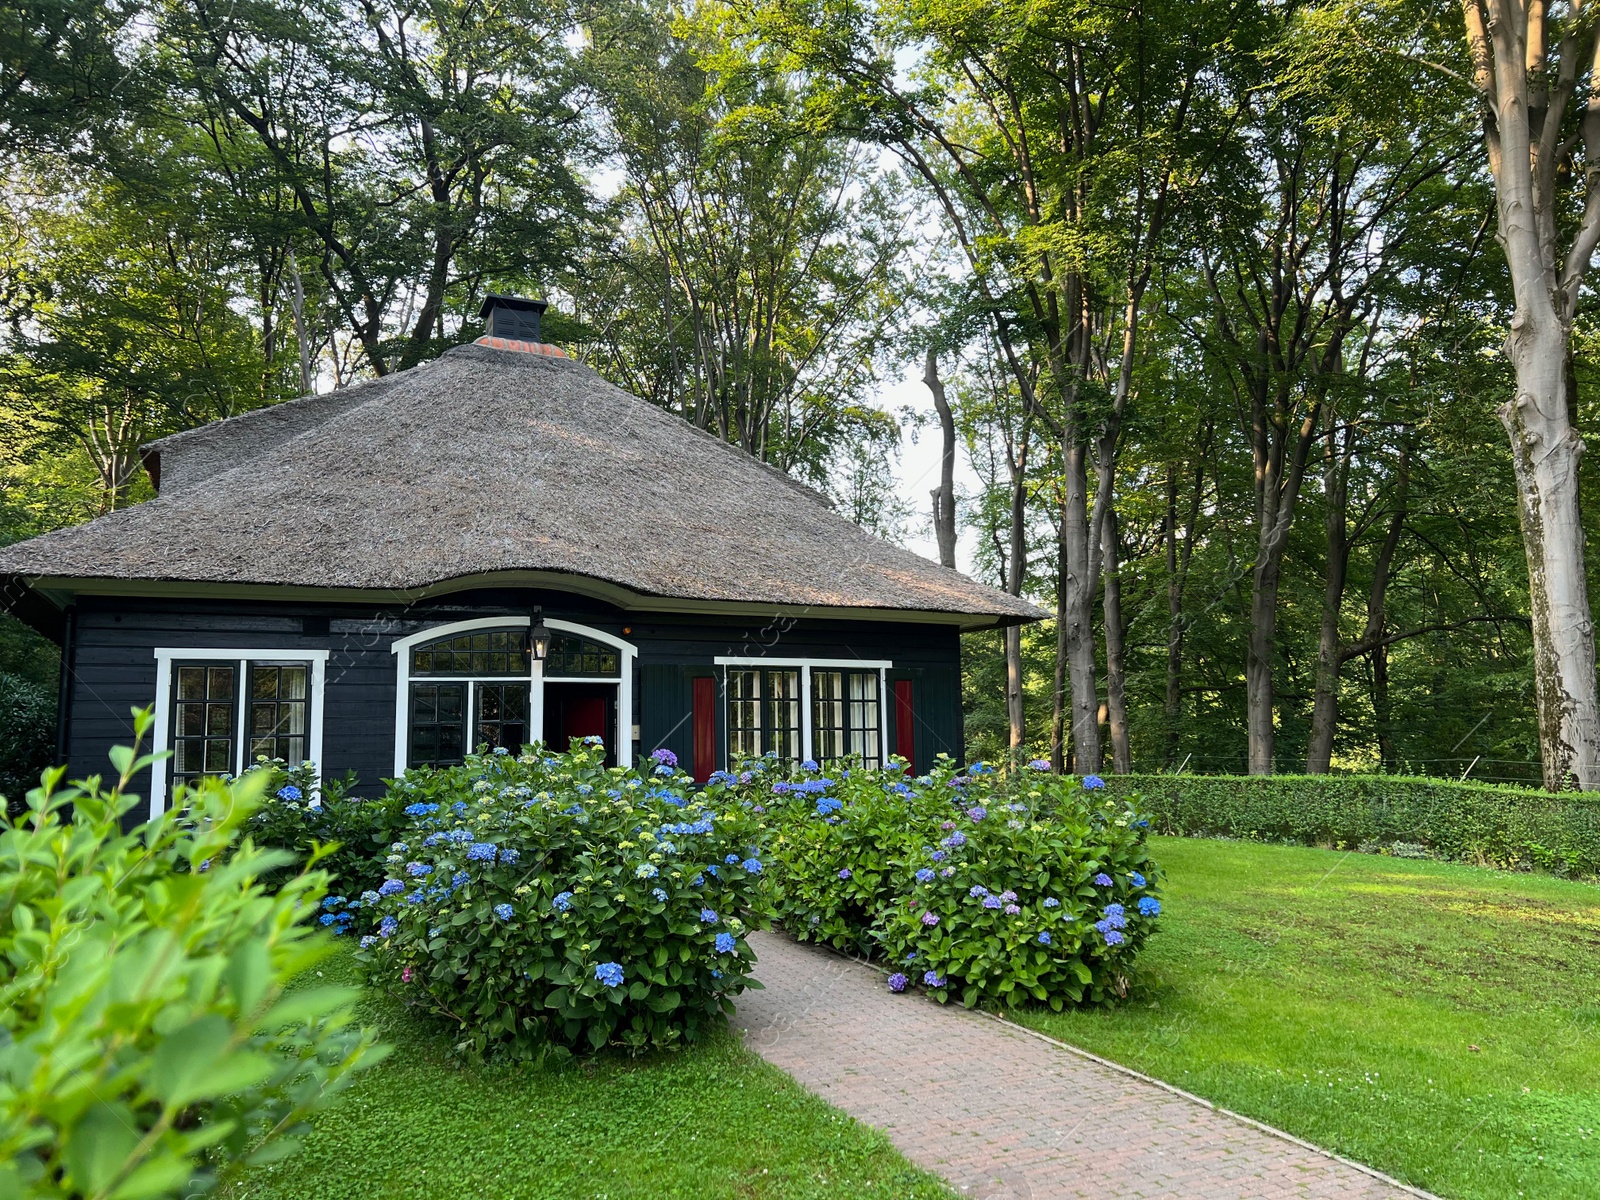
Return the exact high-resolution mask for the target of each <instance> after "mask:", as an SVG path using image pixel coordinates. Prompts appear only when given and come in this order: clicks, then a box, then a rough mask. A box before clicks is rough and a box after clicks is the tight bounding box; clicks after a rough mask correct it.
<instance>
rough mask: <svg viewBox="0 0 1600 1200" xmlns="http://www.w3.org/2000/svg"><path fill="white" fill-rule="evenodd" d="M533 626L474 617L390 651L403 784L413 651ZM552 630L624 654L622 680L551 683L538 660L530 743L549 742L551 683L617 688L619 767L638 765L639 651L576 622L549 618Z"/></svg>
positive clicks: (423, 632) (531, 685)
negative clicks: (479, 632) (478, 632)
mask: <svg viewBox="0 0 1600 1200" xmlns="http://www.w3.org/2000/svg"><path fill="white" fill-rule="evenodd" d="M531 623H532V620H531V618H529V617H518V616H506V617H473V618H472V619H471V620H467V621H452V622H450V623H449V624H446V625H433V626H430V627H429V628H427V629H419V630H417V632H415V633H408V634H406V636H405V637H402V638H396V639H395V640H394V641H393V642H392V643H390V645H389V653H390V654H393V655H394V656H395V689H394V773H395V778H397V779H398V778H399V777H400V776H401V775H404V774H405V772H406V763H407V760H408V759H409V757H410V756H409V754H408V753H407V751H408V750H409V749H410V746H409V742H410V735H411V722H410V716H411V712H410V698H411V648H412V647H413V646H418V645H421V644H422V643H423V642H431V641H434V640H436V639H438V638H445V637H452V636H454V635H456V634H461V633H471V632H472V631H473V630H475V629H526V628H527V627H528V626H529V625H530V624H531ZM544 623H545V625H546V627H547V628H549V629H552V630H555V631H558V632H560V633H571V634H576V635H577V636H579V637H583V638H587V639H588V640H589V641H591V642H601V643H603V644H605V645H607V646H613V647H615V648H616V649H617V650H619V651H621V653H622V664H621V665H622V675H621V677H620V678H617V679H596V678H594V677H592V676H585V677H583V678H570V677H568V676H556V675H552V676H550V678H548V679H546V678H545V675H544V663H542V662H540V661H539V660H538V659H534V660H533V669H532V670H531V671H530V672H529V675H528V733H529V735H530V736H529V740H530V741H534V742H542V741H544V685H545V684H547V683H609V684H615V685H616V688H617V733H616V739H617V747H616V750H617V763H618V764H619V765H620V766H624V767H631V766H632V765H633V738H632V736H631V734H632V725H633V663H634V659H636V658H637V657H638V655H639V648H638V647H637V646H635V645H634V644H633V643H632V642H627V641H624V640H623V639H622V638H619V637H618V636H617V635H616V634H614V633H607V632H606V631H605V630H603V629H595V628H594V627H593V626H590V625H579V624H578V623H577V622H576V621H563V620H561V619H559V618H557V617H545V618H544ZM428 678H429V679H430V680H433V679H438V680H439V681H440V682H445V683H474V682H479V681H482V680H487V678H488V677H487V676H478V675H461V676H443V675H440V676H431V675H430V676H429V677H428ZM499 678H500V679H501V680H504V679H507V678H514V676H500V677H499ZM471 704H472V700H471V695H470V692H469V695H468V700H467V706H468V712H467V713H466V717H467V725H468V728H469V729H470V728H471V717H472V713H471Z"/></svg>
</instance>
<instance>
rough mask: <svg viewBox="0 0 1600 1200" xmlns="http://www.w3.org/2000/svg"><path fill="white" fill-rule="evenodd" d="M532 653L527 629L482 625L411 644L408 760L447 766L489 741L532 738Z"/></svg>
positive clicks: (519, 743)
mask: <svg viewBox="0 0 1600 1200" xmlns="http://www.w3.org/2000/svg"><path fill="white" fill-rule="evenodd" d="M531 689H532V657H531V655H530V654H529V652H528V635H527V631H526V630H525V629H515V628H512V629H477V630H473V631H472V632H471V633H461V634H457V635H455V636H453V637H442V638H438V639H436V640H434V641H431V642H424V643H422V644H421V645H420V646H415V647H413V648H412V650H411V689H410V697H409V708H408V713H409V715H408V721H407V724H408V738H407V745H408V746H409V751H408V753H407V756H406V765H407V766H412V767H420V766H448V765H450V764H453V763H458V762H460V761H461V760H462V758H463V756H464V755H466V754H467V752H468V751H471V750H475V749H477V748H478V747H479V746H483V745H487V746H489V747H490V748H491V749H492V748H494V747H497V746H504V747H505V748H506V749H507V750H510V751H512V752H513V753H515V752H516V751H518V750H521V749H522V747H523V746H524V745H525V744H526V743H527V742H528V741H530V740H531V737H532V735H531V734H530V731H529V722H528V716H529V709H530V707H531V700H532V696H531Z"/></svg>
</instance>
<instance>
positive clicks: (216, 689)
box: [206, 667, 235, 700]
mask: <svg viewBox="0 0 1600 1200" xmlns="http://www.w3.org/2000/svg"><path fill="white" fill-rule="evenodd" d="M234 670H235V668H233V667H212V668H211V669H210V670H209V671H207V672H206V674H207V675H208V676H209V678H208V680H207V682H206V688H207V692H208V694H209V695H210V697H211V699H213V700H231V699H233V675H234Z"/></svg>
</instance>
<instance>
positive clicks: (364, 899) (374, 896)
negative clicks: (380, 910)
mask: <svg viewBox="0 0 1600 1200" xmlns="http://www.w3.org/2000/svg"><path fill="white" fill-rule="evenodd" d="M377 902H378V893H377V892H375V891H373V890H372V889H371V888H368V889H367V890H366V891H364V892H362V893H361V903H363V904H369V905H370V904H376V903H377Z"/></svg>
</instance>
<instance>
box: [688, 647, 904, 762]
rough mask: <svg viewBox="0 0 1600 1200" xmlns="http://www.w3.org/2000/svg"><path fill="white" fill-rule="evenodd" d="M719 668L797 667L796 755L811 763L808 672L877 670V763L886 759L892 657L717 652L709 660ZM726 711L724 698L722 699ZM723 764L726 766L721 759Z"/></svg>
mask: <svg viewBox="0 0 1600 1200" xmlns="http://www.w3.org/2000/svg"><path fill="white" fill-rule="evenodd" d="M711 661H712V662H713V663H715V664H716V665H717V666H719V667H724V668H726V667H798V668H799V670H800V757H801V759H803V760H805V761H807V762H814V761H815V758H816V756H815V755H814V754H812V713H811V672H812V671H813V670H816V671H877V672H878V765H879V766H882V765H884V764H885V763H887V762H888V761H889V704H888V700H887V698H886V696H887V693H888V689H889V672H890V670H891V669H892V668H893V667H894V660H893V659H888V658H764V657H762V656H761V655H748V654H719V655H717V656H716V657H715V658H713V659H712V660H711ZM722 694H723V696H724V697H726V696H727V694H728V676H727V671H726V670H724V671H723V676H722ZM724 711H726V699H724ZM723 766H727V763H726V762H724V763H723Z"/></svg>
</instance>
